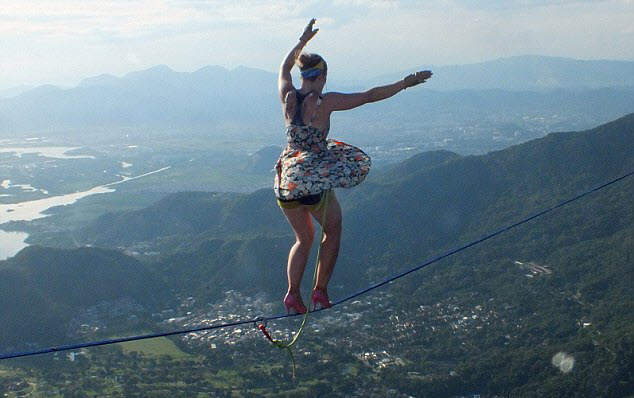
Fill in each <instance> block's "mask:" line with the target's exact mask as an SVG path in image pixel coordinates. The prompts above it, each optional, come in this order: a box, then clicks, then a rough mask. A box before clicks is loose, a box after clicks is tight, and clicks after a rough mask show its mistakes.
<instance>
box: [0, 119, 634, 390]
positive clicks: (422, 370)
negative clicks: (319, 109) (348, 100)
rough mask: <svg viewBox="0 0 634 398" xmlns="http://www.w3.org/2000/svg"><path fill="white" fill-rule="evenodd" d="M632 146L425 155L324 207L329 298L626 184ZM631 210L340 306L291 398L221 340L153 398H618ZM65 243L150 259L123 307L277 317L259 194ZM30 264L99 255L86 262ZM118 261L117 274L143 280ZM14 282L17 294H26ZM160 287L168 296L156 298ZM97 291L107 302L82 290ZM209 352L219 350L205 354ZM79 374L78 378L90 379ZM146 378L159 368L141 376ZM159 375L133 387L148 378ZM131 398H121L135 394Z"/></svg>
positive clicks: (193, 204)
mask: <svg viewBox="0 0 634 398" xmlns="http://www.w3.org/2000/svg"><path fill="white" fill-rule="evenodd" d="M633 138H634V114H631V115H628V116H626V117H623V118H621V119H618V120H616V121H614V122H611V123H608V124H606V125H603V126H599V127H597V128H595V129H592V130H588V131H583V132H570V133H553V134H550V135H548V136H546V137H544V138H542V139H538V140H534V141H531V142H527V143H525V144H521V145H517V146H514V147H511V148H508V149H505V150H501V151H497V152H492V153H489V154H487V155H483V156H459V155H457V154H453V153H450V152H429V153H422V154H419V155H416V156H414V157H412V158H410V159H408V160H407V161H405V162H403V163H401V164H398V165H395V166H393V167H390V168H387V169H384V170H374V171H373V172H372V174H371V177H370V178H369V179H368V181H366V182H364V183H363V184H362V185H361V186H359V187H357V188H355V189H353V190H350V191H338V192H337V194H338V197H339V199H340V201H341V203H342V207H343V211H344V239H343V247H342V252H341V255H340V257H339V260H338V264H337V268H336V270H335V275H334V276H333V280H332V282H331V296H332V298H333V299H337V298H341V297H345V296H347V295H349V294H351V293H353V292H354V291H356V289H359V288H361V287H365V286H366V285H367V284H368V283H369V282H371V281H380V280H382V279H384V278H386V277H388V276H390V275H393V274H395V273H397V272H400V271H403V270H405V269H409V268H410V267H412V266H414V265H417V264H420V263H422V262H423V261H424V260H425V259H427V258H430V257H431V256H434V255H438V254H440V253H443V252H445V251H446V250H448V249H450V248H455V247H458V246H460V245H462V244H464V243H467V242H469V241H472V240H474V239H476V238H478V237H480V236H483V235H484V234H485V233H488V232H492V231H494V230H497V229H498V228H500V227H503V226H507V225H510V224H512V223H514V222H516V221H519V220H520V219H522V218H524V217H526V216H528V215H530V214H533V213H535V212H536V211H538V210H541V209H545V208H548V207H550V206H553V205H555V204H557V203H559V202H561V201H562V200H564V199H567V198H569V197H572V196H574V195H576V194H577V193H580V192H582V191H584V190H587V189H590V188H592V187H595V186H598V185H599V184H601V183H603V182H605V181H607V180H610V179H613V178H616V177H618V176H621V175H624V174H626V173H628V172H631V171H632V170H634V139H633ZM633 196H634V178H632V177H630V178H628V179H625V180H623V181H621V182H620V183H618V184H615V185H613V186H610V187H608V188H606V189H604V190H602V191H600V192H597V193H595V194H592V195H589V196H587V197H584V198H582V199H580V200H578V201H576V202H574V203H573V204H571V205H569V206H566V207H564V208H561V209H558V210H556V211H554V212H552V213H550V214H548V215H547V216H545V217H542V218H539V219H537V220H534V221H531V222H529V223H527V224H525V225H522V226H521V227H518V228H516V229H514V230H512V231H510V232H508V233H505V234H503V235H501V236H499V237H496V238H494V239H491V240H489V241H486V242H484V243H482V244H480V245H478V246H475V247H473V248H470V249H468V250H466V251H464V252H461V253H460V254H457V255H455V256H452V257H450V258H448V259H445V260H442V261H440V262H438V263H436V264H433V265H431V266H430V267H428V268H425V269H424V270H422V271H420V272H417V273H415V274H412V275H410V276H408V277H406V278H403V279H401V280H399V281H398V282H395V283H393V284H390V285H389V286H386V287H384V288H382V289H381V290H378V291H375V292H372V293H370V294H368V295H366V296H362V297H361V298H360V300H358V301H355V302H354V303H348V304H347V305H346V306H344V307H337V309H333V310H332V311H324V312H323V313H320V314H319V315H315V318H314V319H313V320H312V321H311V322H314V324H315V325H316V326H315V327H314V329H315V330H313V331H311V332H308V333H307V335H306V336H305V337H304V338H303V340H302V343H301V346H302V348H298V350H302V351H301V355H297V358H299V359H298V363H299V381H298V382H297V383H296V384H293V383H286V382H284V381H280V379H283V378H284V373H283V371H281V370H279V368H277V367H276V365H270V362H271V352H272V351H268V350H267V349H266V348H265V349H262V346H261V344H264V343H262V342H261V341H260V340H256V339H253V340H248V339H246V338H245V339H241V340H237V343H236V342H235V341H233V342H232V343H231V344H229V343H227V344H225V345H223V344H222V343H223V341H225V342H226V341H229V339H230V338H231V337H230V336H232V335H230V334H225V335H220V336H218V335H215V337H216V338H215V339H212V340H204V342H203V341H202V340H201V342H200V343H195V342H192V341H193V340H192V339H190V340H186V339H184V340H183V342H181V345H180V347H181V348H182V349H184V350H186V351H187V352H189V353H190V354H196V355H204V356H206V357H207V358H206V359H205V361H209V362H205V363H206V365H205V366H206V367H208V368H211V369H212V370H204V368H205V366H203V367H200V366H190V367H188V369H189V370H188V372H189V373H187V374H188V376H187V377H185V376H182V378H181V379H178V378H176V379H175V380H174V379H172V378H170V377H171V376H167V375H166V376H165V378H169V380H172V381H173V382H170V383H164V384H161V387H160V388H161V391H163V392H165V394H166V395H165V396H168V395H170V394H171V396H188V395H187V394H193V393H194V392H201V393H202V392H205V391H212V392H217V393H218V394H225V395H227V394H230V393H231V394H233V395H234V396H289V397H290V396H350V395H352V394H353V393H356V394H357V395H359V394H361V396H386V395H387V394H393V395H394V396H399V397H400V396H416V397H457V396H467V395H468V394H475V393H480V394H482V396H486V397H493V396H503V397H507V396H513V397H555V396H556V397H586V396H588V397H589V396H599V397H630V396H631V394H632V391H634V378H633V376H632V375H633V374H634V371H633V370H634V348H633V347H634V293H633V291H632V288H631V286H633V285H634V272H632V271H633V269H634V268H633V267H634V223H633V222H632V220H634V201H632V199H631V198H632V197H633ZM75 237H76V238H77V239H79V241H80V242H82V243H84V244H95V245H98V246H104V247H124V248H127V249H129V250H132V251H138V252H139V253H142V252H143V251H148V252H151V251H156V252H159V253H160V255H159V256H145V257H149V258H152V259H153V260H151V261H150V260H148V261H147V264H146V265H145V266H144V267H147V268H144V267H143V268H142V271H134V273H135V275H136V276H142V279H144V280H145V281H152V280H153V279H152V278H158V279H160V281H158V282H156V284H154V283H147V282H145V283H144V284H143V288H144V289H145V290H143V289H141V288H140V285H134V283H135V282H134V281H136V280H137V279H135V276H134V275H129V274H126V275H128V277H127V279H128V283H130V284H132V285H130V284H128V285H126V284H121V285H120V286H119V287H118V289H119V290H120V291H121V293H123V292H124V291H126V286H128V287H129V289H130V290H129V294H130V295H133V294H136V293H138V292H144V293H142V294H141V295H142V296H145V297H164V296H169V297H172V296H179V297H191V298H192V300H193V301H195V302H196V303H200V306H201V307H200V308H199V310H200V311H201V312H204V313H205V314H207V313H208V312H209V311H210V310H209V307H206V305H207V303H214V302H222V299H223V297H225V294H226V291H227V290H230V289H231V290H235V291H239V292H241V293H242V294H245V295H251V296H253V295H255V294H256V293H261V292H263V293H266V294H267V295H268V297H269V299H270V301H275V302H278V303H279V304H278V307H276V308H278V309H279V311H280V312H281V311H282V306H281V298H282V297H283V293H284V289H285V275H284V268H285V263H286V255H287V251H288V248H289V247H290V245H291V244H292V241H293V239H292V234H291V231H290V228H289V227H288V226H287V225H286V221H285V220H284V218H283V216H282V214H281V212H280V211H279V209H278V208H277V207H276V204H275V202H274V198H273V194H272V191H271V190H261V191H257V192H254V193H252V194H216V193H204V192H182V193H178V194H173V195H169V196H167V197H165V198H164V199H163V200H161V201H159V202H157V203H155V204H154V205H153V206H151V207H149V208H146V209H143V210H140V211H132V212H124V213H111V214H107V215H104V216H103V217H101V218H100V219H99V220H97V221H96V222H95V223H94V224H92V225H88V226H86V227H85V228H83V229H82V230H81V231H78V232H77V233H76V234H75ZM29 250H35V251H40V252H41V253H43V254H46V253H47V252H48V251H49V250H50V251H51V253H110V255H112V256H115V254H112V253H113V252H111V251H109V250H108V251H103V252H102V249H96V248H90V249H79V250H77V251H60V250H53V249H43V248H31V249H29ZM82 250H83V251H82ZM104 250H105V249H104ZM27 255H29V251H28V250H25V251H23V252H22V253H20V255H18V256H16V257H15V258H14V259H12V260H10V261H6V262H0V272H5V273H6V275H15V274H16V272H17V271H16V269H19V268H20V267H19V266H18V265H17V264H21V262H22V260H21V259H22V258H24V257H25V256H27ZM65 255H66V254H65ZM117 256H121V259H120V260H117V261H118V262H120V263H123V264H128V262H126V261H129V264H136V267H141V264H140V263H138V262H137V261H136V260H132V259H128V258H127V257H124V256H123V255H117ZM48 258H49V256H48V254H46V257H44V258H42V256H40V260H39V261H41V262H43V263H45V262H46V261H47V259H48ZM51 258H55V257H54V256H51ZM124 258H126V259H128V260H124ZM140 258H143V256H141V257H140ZM75 262H76V261H75ZM63 263H64V262H63V261H62V262H61V263H59V267H62V268H63V267H64V265H63ZM34 267H35V266H34ZM309 268H310V267H309ZM80 269H82V268H74V270H75V272H79V270H80ZM127 269H128V270H131V269H136V268H134V267H130V268H127ZM11 273H12V274H11ZM12 277H13V278H16V276H12ZM23 278H24V279H23V280H24V282H23V284H24V285H25V286H38V285H37V284H35V282H31V281H29V278H26V277H25V276H23ZM2 279H4V277H3V278H2ZM2 279H0V280H2ZM95 279H97V278H95ZM308 280H309V277H308V276H307V277H306V283H305V284H306V285H307V284H308V283H309V282H308ZM40 283H44V282H40ZM161 284H164V285H166V286H169V290H168V289H167V288H161V287H158V288H157V287H156V286H162V285H161ZM106 285H107V284H106ZM11 286H13V288H12V289H13V292H12V293H9V295H10V296H14V297H19V298H22V299H21V300H24V302H26V300H27V299H26V297H27V293H25V290H24V289H22V288H21V286H19V285H18V287H16V284H15V283H13V284H12V285H11ZM56 286H57V285H56ZM105 287H106V286H104V287H102V289H105ZM3 290H4V289H2V291H3ZM29 291H31V290H29ZM32 291H36V292H37V291H38V290H37V289H32ZM95 292H101V293H100V295H101V296H107V297H109V296H108V295H109V294H110V293H109V292H110V291H104V290H100V289H98V288H97V287H95ZM46 294H48V295H49V296H46V297H45V295H46ZM40 296H41V297H43V298H40ZM40 296H36V295H32V297H33V298H32V301H34V305H35V306H39V305H44V304H42V303H47V304H48V305H53V304H54V303H55V302H57V301H59V302H61V303H62V304H64V303H67V302H66V301H64V300H67V299H65V298H63V296H60V297H56V296H54V295H53V294H52V293H40ZM133 297H137V296H133ZM21 300H17V301H16V303H18V304H23V303H24V302H23V301H21ZM38 300H39V301H38ZM45 308H46V307H45ZM224 308H225V310H223V311H225V312H226V307H224ZM212 313H213V311H211V312H209V314H210V315H209V316H210V317H211V316H213V315H212ZM257 315H260V314H257ZM265 315H268V314H265ZM13 319H16V320H17V319H18V318H17V316H16V317H15V318H13ZM53 319H54V318H53V317H50V318H47V319H44V320H43V322H53ZM184 322H185V321H184ZM187 322H189V321H187ZM186 324H187V323H183V325H186ZM187 325H191V324H187ZM172 326H173V325H172ZM241 333H243V332H241ZM260 337H261V336H257V338H260ZM185 341H188V343H187V344H186V343H185ZM210 341H213V342H214V344H218V346H219V347H218V349H217V350H216V351H212V353H211V354H209V351H208V350H209V348H208V347H209V342H210ZM252 341H253V343H251V342H252ZM255 341H257V342H258V343H257V344H256V343H255ZM220 346H222V347H220ZM225 346H226V347H225ZM255 347H258V348H257V349H256V348H255ZM201 353H202V354H201ZM562 358H563V359H562ZM571 358H572V359H571ZM133 359H134V361H133V362H135V363H137V365H132V364H127V363H128V362H130V360H129V359H126V357H125V356H120V357H119V356H116V355H112V356H108V355H103V356H101V357H99V356H95V358H94V359H91V360H92V361H95V362H90V363H97V362H99V361H101V362H99V363H100V365H99V366H111V365H104V364H103V363H102V362H103V361H106V363H107V364H112V363H117V366H119V367H121V369H126V370H125V371H123V374H126V372H133V371H134V369H137V372H138V366H139V365H138V362H139V361H145V359H142V358H140V357H137V358H133ZM108 361H111V362H108ZM148 361H149V359H148ZM192 361H193V360H192ZM280 361H283V359H280ZM173 363H176V361H175V360H174V362H173ZM178 363H179V364H180V365H182V364H183V363H184V362H183V361H182V360H181V361H180V362H178ZM254 363H264V364H265V365H261V366H260V365H258V366H256V365H254ZM192 364H197V362H192ZM180 365H179V366H180ZM77 366H79V365H77ZM82 366H86V369H85V371H86V372H88V371H90V369H93V367H91V366H88V365H82ZM135 366H136V368H135ZM153 366H154V367H156V368H157V369H158V368H161V369H164V368H167V367H170V366H173V365H170V363H164V364H163V363H162V362H161V363H156V361H154V365H153ZM201 368H202V369H201ZM82 369H84V368H82ZM152 369H154V368H152ZM157 371H158V370H152V372H149V371H148V372H149V373H148V377H149V376H152V375H153V374H154V373H156V372H157ZM205 372H212V373H213V374H214V376H213V377H210V376H209V374H208V373H205ZM214 372H215V373H214ZM150 373H151V374H150ZM194 374H196V375H200V377H199V378H197V379H196V378H195V377H194V378H193V379H192V380H191V383H190V382H189V381H188V382H187V383H189V384H187V386H188V388H189V390H188V392H187V393H186V392H184V391H185V390H184V387H183V386H182V384H181V386H180V387H177V382H182V380H185V379H187V380H189V378H191V377H193V376H192V375H194ZM194 379H196V380H194ZM129 383H130V384H131V385H132V387H134V388H137V389H138V388H139V387H138V386H140V385H142V382H141V381H129ZM223 383H234V384H235V383H237V385H238V387H229V386H228V385H226V384H223ZM124 384H125V383H124ZM125 385H126V386H127V384H125ZM143 385H144V386H145V387H146V388H148V389H149V388H150V387H151V386H150V385H149V384H143ZM112 388H114V387H112ZM126 388H128V387H126ZM153 388H154V387H153ZM103 391H106V390H103ZM108 391H110V390H108ZM129 391H136V390H134V389H132V390H129ZM218 391H220V392H218ZM133 395H134V394H133ZM157 396H158V395H157ZM189 396H191V395H189Z"/></svg>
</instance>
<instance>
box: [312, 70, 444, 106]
mask: <svg viewBox="0 0 634 398" xmlns="http://www.w3.org/2000/svg"><path fill="white" fill-rule="evenodd" d="M431 76H432V73H431V71H428V70H425V71H421V72H416V73H412V74H411V75H409V76H407V77H405V78H404V79H403V80H399V81H397V82H395V83H392V84H387V85H385V86H378V87H374V88H371V89H369V90H368V91H366V92H363V93H352V94H343V93H328V94H326V95H325V96H324V101H323V105H324V106H328V108H329V109H330V110H331V111H333V112H334V111H345V110H348V109H353V108H356V107H358V106H361V105H364V104H367V103H370V102H377V101H382V100H384V99H387V98H390V97H391V96H393V95H394V94H396V93H398V92H400V91H402V90H405V89H406V88H408V87H413V86H416V85H418V84H421V83H424V82H425V81H426V80H427V79H429V78H431Z"/></svg>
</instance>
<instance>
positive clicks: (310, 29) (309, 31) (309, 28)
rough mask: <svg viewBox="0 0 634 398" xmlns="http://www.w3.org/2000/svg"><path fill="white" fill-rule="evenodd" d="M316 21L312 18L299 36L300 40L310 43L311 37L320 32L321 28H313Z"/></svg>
mask: <svg viewBox="0 0 634 398" xmlns="http://www.w3.org/2000/svg"><path fill="white" fill-rule="evenodd" d="M315 22H317V20H316V19H315V18H313V19H311V20H310V22H309V23H308V25H306V29H304V33H302V36H301V37H300V38H299V41H301V42H303V43H308V42H309V41H310V39H312V38H313V37H315V35H316V34H317V32H319V29H313V25H315Z"/></svg>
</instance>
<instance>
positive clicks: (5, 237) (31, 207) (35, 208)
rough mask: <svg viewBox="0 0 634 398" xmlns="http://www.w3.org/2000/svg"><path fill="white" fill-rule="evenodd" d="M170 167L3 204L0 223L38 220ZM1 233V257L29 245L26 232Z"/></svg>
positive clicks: (10, 254)
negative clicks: (57, 210)
mask: <svg viewBox="0 0 634 398" xmlns="http://www.w3.org/2000/svg"><path fill="white" fill-rule="evenodd" d="M169 168H171V166H167V167H163V168H161V169H158V170H154V171H151V172H149V173H145V174H141V175H138V176H136V177H126V176H121V180H119V181H116V182H113V183H110V184H106V185H101V186H98V187H95V188H92V189H89V190H87V191H83V192H75V193H71V194H66V195H59V196H53V197H50V198H44V199H38V200H31V201H27V202H20V203H11V204H2V205H0V225H1V224H4V223H6V222H10V221H32V220H37V219H38V218H44V217H47V216H48V214H45V212H46V210H48V209H50V208H51V207H56V206H68V205H71V204H73V203H75V202H77V201H78V200H79V199H82V198H85V197H86V196H90V195H96V194H103V193H111V192H115V188H113V186H115V185H118V184H121V183H124V182H126V181H131V180H136V179H138V178H142V177H146V176H149V175H152V174H156V173H160V172H162V171H165V170H168V169H169ZM0 233H2V235H0V259H1V258H2V256H5V257H4V258H6V257H8V256H13V255H15V253H17V252H18V251H20V250H21V249H23V248H24V247H25V246H27V244H25V243H24V240H25V239H26V238H27V237H28V235H27V234H26V233H23V232H18V233H14V232H5V231H2V230H0ZM15 234H18V235H15ZM20 234H21V235H20Z"/></svg>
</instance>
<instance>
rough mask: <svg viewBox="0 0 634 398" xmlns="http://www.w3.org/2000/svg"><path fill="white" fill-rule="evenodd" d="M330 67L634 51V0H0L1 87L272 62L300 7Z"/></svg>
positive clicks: (385, 68) (344, 75) (355, 71)
mask: <svg viewBox="0 0 634 398" xmlns="http://www.w3.org/2000/svg"><path fill="white" fill-rule="evenodd" d="M313 17H314V18H317V24H316V25H315V27H316V28H319V29H320V31H319V33H318V34H317V36H316V37H315V38H314V39H313V40H312V41H311V42H310V43H309V45H308V46H307V48H306V50H307V51H310V52H317V53H319V54H321V55H323V56H324V58H325V59H326V60H327V62H328V66H329V76H330V77H332V78H334V79H336V80H346V79H350V80H357V79H359V80H361V79H365V78H371V77H374V76H377V75H382V74H386V73H390V72H396V71H401V70H406V69H411V68H413V67H420V68H421V69H424V68H428V67H432V66H434V65H436V66H437V65H453V64H467V63H475V62H482V61H486V60H491V59H496V58H501V57H508V56H515V55H548V56H559V57H569V58H575V59H614V60H630V61H632V60H634V23H632V21H634V0H605V1H603V0H553V1H547V0H420V1H415V0H302V1H291V0H269V1H258V0H244V1H241V0H226V1H220V0H0V51H1V56H0V89H6V88H12V87H16V86H20V85H41V84H55V85H60V86H66V87H72V86H74V85H77V84H78V83H79V82H80V81H81V80H82V79H83V78H87V77H91V76H97V75H100V74H104V73H108V74H112V75H115V76H123V75H125V74H126V73H129V72H132V71H138V70H142V69H147V68H149V67H152V66H155V65H167V66H169V67H170V68H172V69H174V70H176V71H181V72H192V71H195V70H197V69H200V68H202V67H204V66H207V65H220V66H223V67H225V68H229V69H232V68H235V67H237V66H240V65H242V66H247V67H252V68H258V69H264V70H268V71H276V70H277V68H278V66H279V64H280V62H281V60H282V58H283V57H284V56H285V55H286V53H287V52H288V51H289V50H290V49H291V48H292V47H293V46H294V45H295V44H296V43H297V39H298V38H299V36H300V35H301V33H302V31H303V29H304V27H305V25H306V24H307V23H308V21H309V20H310V18H313Z"/></svg>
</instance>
